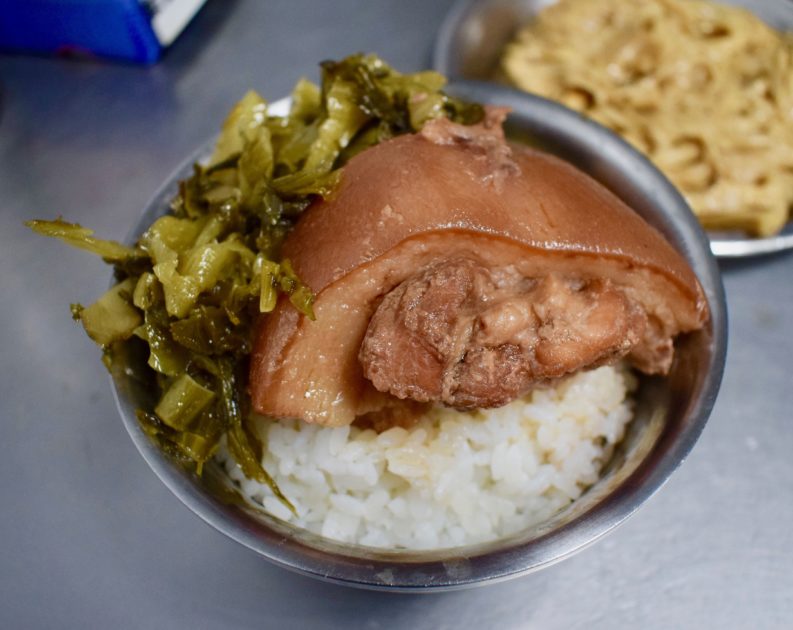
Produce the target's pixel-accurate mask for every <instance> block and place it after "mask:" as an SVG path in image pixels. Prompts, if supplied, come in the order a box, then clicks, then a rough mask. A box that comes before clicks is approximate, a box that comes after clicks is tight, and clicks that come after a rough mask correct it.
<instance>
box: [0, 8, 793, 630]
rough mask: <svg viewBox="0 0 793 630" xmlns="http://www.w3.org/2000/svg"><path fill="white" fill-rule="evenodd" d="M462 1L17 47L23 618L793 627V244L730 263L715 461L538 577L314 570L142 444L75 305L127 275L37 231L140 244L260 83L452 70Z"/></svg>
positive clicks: (6, 408)
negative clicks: (71, 47)
mask: <svg viewBox="0 0 793 630" xmlns="http://www.w3.org/2000/svg"><path fill="white" fill-rule="evenodd" d="M450 5H451V0H436V1H433V2H426V1H422V0H388V1H386V0H381V1H377V2H373V1H371V0H337V1H336V2H333V3H320V2H308V1H296V0H279V1H277V0H269V1H268V2H255V1H253V0H248V1H242V0H240V1H231V0H226V1H225V2H221V1H219V0H214V1H212V2H209V3H208V5H207V6H206V7H205V9H204V10H203V11H202V12H201V13H200V14H199V15H198V17H197V18H196V20H195V21H194V23H193V24H192V25H191V26H190V27H189V28H188V30H187V31H186V32H185V34H184V35H183V36H182V38H181V39H179V40H178V41H177V42H176V44H175V45H174V47H173V49H172V50H170V51H169V52H168V53H167V55H166V56H165V58H164V59H163V61H162V62H161V63H160V64H158V65H156V66H153V67H150V68H144V67H135V66H129V65H118V64H109V63H98V62H74V61H71V62H70V61H59V60H50V59H37V58H24V57H16V56H4V57H3V56H0V90H1V91H2V109H1V110H0V204H2V205H1V206H0V207H1V208H2V212H0V265H2V267H1V268H0V289H2V290H1V291H0V296H1V298H0V323H2V326H0V348H2V355H0V357H1V358H0V360H1V361H2V366H3V367H2V378H1V379H0V419H1V421H2V425H0V426H1V427H2V428H1V429H0V436H1V437H0V444H2V447H3V450H4V452H3V456H2V457H1V458H0V500H1V501H2V504H1V506H2V507H0V627H2V628H114V629H123V628H270V627H272V628H275V627H278V628H345V629H347V628H386V627H388V628H403V627H404V628H411V630H419V629H423V628H433V629H435V628H455V629H456V630H457V629H461V628H491V627H499V628H578V627H582V628H583V627H587V628H636V627H639V628H709V627H716V628H789V627H791V625H793V417H791V416H792V415H793V414H792V412H791V403H793V282H791V277H793V273H792V272H793V254H786V255H778V256H775V257H767V258H759V259H755V260H748V261H743V262H740V263H729V262H728V263H722V270H723V272H724V282H725V285H726V290H727V298H728V303H729V315H730V339H729V343H730V345H729V351H728V359H727V368H726V373H725V378H724V383H723V386H722V390H721V394H720V396H719V399H718V401H717V403H716V407H715V409H714V412H713V415H712V416H711V420H710V422H709V424H708V427H707V428H706V429H705V432H704V434H703V436H702V438H701V439H700V441H699V443H698V444H697V446H696V447H695V449H694V451H693V453H692V455H691V456H690V457H689V459H688V460H687V461H686V462H685V464H684V465H683V466H682V468H681V469H680V470H679V471H678V472H676V473H675V475H674V476H673V477H672V479H671V481H670V482H669V483H668V484H667V485H666V486H665V487H664V488H663V489H662V490H661V491H660V492H659V493H658V494H657V495H656V496H655V497H653V498H652V499H651V500H650V501H649V503H648V504H647V505H645V506H644V507H643V508H642V509H640V510H639V512H638V513H637V514H636V515H635V516H633V517H632V518H631V519H630V520H629V521H628V522H627V523H626V524H624V525H623V526H621V527H620V528H618V529H617V530H616V532H614V533H613V534H611V535H610V536H608V537H607V538H606V539H604V540H602V541H600V542H598V543H597V544H595V545H593V546H592V547H590V548H589V549H587V550H585V551H583V552H582V553H580V554H578V555H577V556H574V557H573V558H570V559H568V560H566V561H564V562H562V563H560V564H557V565H555V566H553V567H550V568H548V569H545V570H542V571H540V572H539V573H535V574H533V575H530V576H527V577H524V578H520V579H516V580H512V581H510V582H506V583H503V584H497V585H493V586H488V587H485V588H480V589H475V590H471V591H462V592H453V593H446V594H435V595H431V596H430V595H428V596H422V595H392V594H387V593H374V592H367V591H357V590H352V589H347V588H344V587H339V586H332V585H328V584H324V583H321V582H319V581H316V580H312V579H310V578H306V577H301V576H298V575H294V574H291V573H289V572H287V571H285V570H283V569H280V568H277V567H275V566H272V565H270V564H268V563H267V562H266V561H265V560H263V559H261V558H259V557H257V556H256V555H254V554H253V553H252V552H250V551H248V550H247V549H244V548H243V547H241V546H239V545H237V544H236V543H234V542H232V541H231V540H229V539H227V538H225V537H224V536H223V535H221V534H220V533H218V532H216V531H214V530H212V529H210V528H209V527H208V526H207V525H205V524H203V523H202V522H201V521H199V519H198V518H196V517H195V516H194V515H193V514H192V513H190V512H189V511H188V510H187V509H186V508H185V507H183V506H182V505H181V504H180V503H179V502H178V501H177V500H176V499H175V498H174V497H173V496H172V495H171V493H170V492H169V491H168V490H167V489H166V488H165V486H163V485H162V484H161V483H160V482H159V481H158V480H157V478H156V477H155V476H154V474H152V472H151V471H150V470H149V469H148V467H147V466H146V464H145V463H144V461H143V460H142V459H141V457H140V456H139V455H138V453H137V452H136V451H135V448H134V446H133V445H132V442H131V441H130V439H129V438H128V436H127V434H126V432H125V431H124V428H123V426H122V424H121V421H120V419H119V417H118V414H117V412H116V409H115V406H114V403H113V397H112V394H111V390H110V384H109V379H108V376H107V374H106V373H105V371H104V368H103V367H102V364H101V362H100V361H99V352H98V350H97V349H96V347H95V346H94V345H93V343H92V342H91V341H90V340H88V338H87V337H86V336H85V335H84V334H83V332H82V330H81V329H80V328H79V327H78V326H77V325H75V324H74V323H73V322H72V321H71V319H70V317H69V309H68V305H69V303H70V302H83V303H90V302H91V301H92V300H93V299H95V298H96V297H97V296H98V295H100V294H101V292H102V291H103V290H104V289H105V288H106V286H107V283H108V279H109V272H108V269H107V268H106V267H105V266H104V265H103V264H102V263H101V261H98V260H95V259H94V258H93V257H92V256H90V255H88V254H85V253H82V252H78V251H73V250H70V249H68V248H67V247H65V246H63V245H61V244H59V243H55V242H47V241H44V240H42V239H41V238H40V237H36V236H34V235H33V234H31V233H30V232H28V231H27V230H26V229H25V228H24V227H23V226H22V221H23V220H25V219H28V218H32V217H43V218H53V217H55V216H57V215H63V216H64V217H66V218H68V219H69V220H73V221H78V222H80V223H83V224H86V225H88V226H91V227H93V228H94V229H96V231H97V232H98V234H99V235H101V236H105V237H112V238H119V239H120V238H123V237H124V236H125V235H126V233H127V231H128V230H129V228H130V227H131V226H132V225H133V224H134V222H135V221H136V219H137V217H138V215H139V213H140V211H141V209H142V208H143V206H144V204H145V203H146V201H147V200H148V199H149V197H150V196H151V195H152V194H153V192H154V191H155V190H156V189H157V187H158V185H159V184H160V183H161V182H162V180H164V179H165V178H166V177H167V176H168V174H169V173H170V172H171V171H172V170H173V169H174V168H175V167H176V166H177V165H178V164H179V162H180V161H181V160H182V159H183V158H184V157H185V156H186V155H187V154H189V153H190V151H192V150H193V149H194V148H195V147H196V146H198V145H199V144H200V143H201V142H203V141H204V140H205V139H206V138H208V137H209V136H210V135H211V134H213V133H215V132H216V130H217V129H218V125H219V123H220V121H221V120H222V119H223V117H224V115H225V113H226V112H227V110H228V109H229V107H230V106H231V105H232V104H233V103H234V102H235V100H236V99H238V98H239V97H240V96H241V95H242V94H243V93H244V92H245V91H246V90H247V89H249V88H256V89H257V90H259V91H260V92H262V93H263V94H265V95H266V96H268V97H270V98H273V99H275V98H278V97H280V96H283V95H285V94H287V93H288V92H289V90H290V89H291V86H292V84H293V83H294V81H295V80H296V79H297V78H298V77H299V76H301V75H306V76H309V77H315V76H316V63H317V62H318V61H319V60H321V59H325V58H333V57H340V56H343V55H345V54H348V53H352V52H357V51H376V52H378V53H379V54H381V55H382V56H383V57H384V58H385V59H386V60H388V61H390V62H391V63H392V64H394V65H395V66H396V67H397V68H399V69H402V70H406V71H409V70H417V69H420V68H423V67H426V66H428V65H429V62H430V51H431V47H432V42H433V39H434V37H435V34H436V30H437V28H438V26H439V24H440V22H441V20H442V18H443V16H444V14H445V12H446V11H447V10H448V9H449V6H450Z"/></svg>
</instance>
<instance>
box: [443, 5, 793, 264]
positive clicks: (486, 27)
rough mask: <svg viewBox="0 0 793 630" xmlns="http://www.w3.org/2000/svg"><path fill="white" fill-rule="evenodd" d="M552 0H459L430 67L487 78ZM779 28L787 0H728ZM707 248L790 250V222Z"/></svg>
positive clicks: (722, 237) (787, 12)
mask: <svg viewBox="0 0 793 630" xmlns="http://www.w3.org/2000/svg"><path fill="white" fill-rule="evenodd" d="M555 2H556V0H460V1H459V2H458V3H457V4H455V5H454V7H453V8H452V10H451V11H450V12H449V14H448V15H447V17H446V19H445V20H444V22H443V25H442V26H441V28H440V30H439V31H438V37H437V40H436V43H435V51H434V55H433V66H434V68H435V69H436V70H438V71H439V72H442V73H443V74H445V75H447V76H448V77H451V78H461V79H476V80H483V81H487V80H491V79H492V76H493V73H494V71H495V69H496V67H497V66H498V62H499V59H500V57H501V52H502V50H503V48H504V46H505V45H506V44H507V43H508V42H509V41H510V40H511V39H512V38H513V37H514V35H515V34H516V33H517V31H518V30H520V28H521V27H522V26H523V25H525V24H526V22H528V21H529V20H530V19H531V18H532V17H533V16H534V15H536V14H537V13H538V12H539V11H541V10H542V9H544V8H545V7H547V6H549V5H552V4H554V3H555ZM724 4H730V5H734V6H740V7H744V8H746V9H749V10H750V11H752V12H753V13H754V14H755V15H757V16H758V17H759V18H760V19H762V20H763V21H765V22H766V23H768V24H769V25H771V26H773V27H775V28H777V29H780V30H793V2H791V1H790V0H732V1H725V2H724ZM709 238H710V243H711V250H712V251H713V253H714V254H715V255H716V256H718V257H720V258H737V257H746V256H758V255H761V254H771V253H774V252H780V251H783V250H787V249H793V221H789V222H788V224H787V225H786V226H785V228H784V229H783V230H782V231H781V232H780V233H779V234H777V235H775V236H769V237H765V238H749V237H746V236H744V235H743V234H740V233H728V232H710V233H709Z"/></svg>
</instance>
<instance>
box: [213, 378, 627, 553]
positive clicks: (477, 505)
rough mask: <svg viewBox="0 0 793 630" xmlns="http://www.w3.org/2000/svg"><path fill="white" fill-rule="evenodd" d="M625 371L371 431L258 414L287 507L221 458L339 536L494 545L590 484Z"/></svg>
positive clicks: (244, 487) (261, 499)
mask: <svg viewBox="0 0 793 630" xmlns="http://www.w3.org/2000/svg"><path fill="white" fill-rule="evenodd" d="M633 387H634V379H633V377H632V376H631V375H630V373H629V372H628V371H627V370H624V369H622V368H615V367H602V368H599V369H597V370H593V371H591V372H585V373H581V374H578V375H576V376H573V377H571V378H569V379H568V380H566V381H563V382H561V383H559V384H558V385H557V386H556V387H555V388H553V389H543V390H537V391H535V392H533V393H531V394H529V395H528V396H526V397H524V398H522V399H519V400H516V401H514V402H512V403H510V404H509V405H507V406H505V407H501V408H499V409H490V410H486V411H476V412H471V413H461V412H456V411H453V410H449V409H443V408H436V409H433V410H432V411H430V412H429V413H428V414H427V416H426V417H425V418H424V419H422V420H421V421H420V422H419V423H418V424H416V425H415V426H414V427H412V428H411V429H409V430H405V429H403V428H392V429H389V430H387V431H385V432H383V433H380V434H377V433H375V432H374V431H372V430H371V429H367V430H362V429H360V428H358V427H341V428H324V427H319V426H316V425H310V424H305V423H302V422H298V421H278V422H277V421H268V420H264V419H262V420H261V423H262V424H261V427H260V432H261V434H262V436H263V438H264V440H265V442H266V453H265V455H264V461H263V464H264V466H265V468H266V469H267V471H268V472H270V474H272V476H273V478H274V479H275V481H276V483H277V484H278V486H279V487H280V488H281V490H282V492H283V493H284V494H285V495H286V496H287V498H289V500H290V501H291V502H292V503H293V504H294V506H295V508H296V510H297V513H298V516H297V517H295V516H294V515H293V514H292V513H291V512H290V511H289V510H288V509H287V508H286V507H284V505H282V504H281V503H280V502H279V501H278V500H277V499H276V498H275V497H274V496H273V495H272V493H271V492H270V490H269V488H267V486H265V485H263V484H260V483H257V482H255V481H251V480H250V479H246V478H245V476H244V475H243V474H242V472H241V471H240V470H239V468H238V467H237V465H236V464H235V463H234V461H233V460H232V459H231V458H230V457H229V456H228V454H227V453H222V454H221V456H220V457H221V460H222V462H223V464H224V466H225V467H226V469H227V470H228V472H229V475H230V476H231V478H232V479H234V480H235V481H236V482H237V483H238V484H239V487H240V489H241V491H242V493H243V494H244V495H245V496H247V497H248V498H249V499H250V500H251V501H252V502H254V503H255V504H258V505H261V506H263V507H264V509H265V510H267V511H268V512H270V513H271V514H272V515H274V516H276V517H278V518H281V519H283V520H285V521H289V522H290V523H294V524H295V525H297V526H299V527H304V528H306V529H308V530H311V531H312V532H315V533H317V534H320V535H322V536H325V537H327V538H333V539H335V540H340V541H343V542H350V543H358V544H362V545H369V546H372V547H387V548H407V549H430V548H442V547H454V546H458V545H466V544H471V543H478V542H484V541H488V540H493V539H496V538H499V537H501V536H505V535H507V534H510V533H513V532H516V531H518V530H521V529H523V528H526V527H529V526H531V525H533V524H537V523H540V522H542V521H544V520H546V519H547V518H549V517H550V516H552V515H553V514H555V513H556V512H558V511H559V510H560V509H562V508H564V507H565V506H567V505H568V504H570V503H571V502H572V501H574V500H575V499H576V498H578V497H579V496H580V495H581V493H582V492H583V491H584V490H585V489H586V488H587V487H588V486H590V485H591V484H593V483H594V482H595V481H597V479H598V476H599V474H600V469H601V467H602V466H603V464H604V463H605V462H606V461H607V460H608V458H609V457H610V456H611V453H612V450H613V447H614V445H615V444H616V443H617V442H619V440H620V439H621V438H622V436H623V434H624V432H625V427H626V425H627V424H628V422H630V420H631V417H632V404H631V401H630V398H629V393H630V391H631V390H632V389H633Z"/></svg>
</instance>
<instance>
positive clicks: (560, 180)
mask: <svg viewBox="0 0 793 630" xmlns="http://www.w3.org/2000/svg"><path fill="white" fill-rule="evenodd" d="M503 116H504V111H503V110H490V112H489V115H488V117H487V119H486V120H485V122H484V123H483V124H480V125H477V126H473V127H464V126H461V125H455V124H453V123H450V122H448V121H446V120H443V119H442V120H438V121H434V122H432V123H429V124H428V125H427V126H425V129H424V130H423V131H422V133H421V134H416V135H410V136H400V137H398V138H396V139H393V140H390V141H387V142H385V143H382V144H380V145H378V146H376V147H373V148H371V149H369V150H367V151H365V152H364V153H362V154H360V155H359V156H357V157H355V158H353V159H352V160H351V161H350V162H349V163H348V164H347V166H346V167H345V169H344V173H343V176H342V181H341V184H340V186H339V189H338V190H337V191H336V192H335V194H334V195H333V197H332V198H331V199H328V200H325V201H321V202H318V203H316V204H314V205H313V206H312V207H311V208H309V209H308V210H307V211H306V213H305V215H304V216H303V217H302V218H301V220H300V222H299V223H298V224H297V226H296V227H295V229H294V231H293V232H292V233H291V234H290V236H289V238H288V239H287V242H286V243H285V245H284V251H283V254H284V256H285V257H287V258H289V259H290V260H291V261H292V264H293V265H294V268H295V270H296V271H297V273H298V274H299V275H300V277H301V278H302V279H303V281H304V282H306V283H307V284H308V285H309V286H310V287H311V289H312V290H313V291H314V292H315V293H316V295H317V299H316V302H315V312H316V315H317V319H316V321H314V322H312V321H309V320H308V319H307V318H305V317H303V316H301V315H300V314H298V313H297V312H296V311H294V309H292V308H291V306H290V305H289V304H288V302H286V301H282V302H281V303H279V305H278V306H277V307H276V310H275V311H274V312H273V313H272V314H271V315H269V316H267V317H266V318H263V320H262V322H261V324H260V327H259V333H258V336H257V339H256V341H255V348H254V353H253V356H252V365H251V394H252V399H253V403H254V407H255V409H256V410H257V411H259V412H260V413H264V414H268V415H272V416H275V417H299V418H302V419H303V420H306V421H309V422H318V423H321V424H327V425H332V426H336V425H343V424H349V423H350V422H352V421H353V420H355V418H356V417H359V416H361V415H364V414H371V413H372V412H377V411H379V410H382V409H386V408H394V407H398V406H399V405H400V404H401V403H400V401H402V400H405V401H414V402H419V403H423V402H436V403H443V404H446V405H450V406H454V407H457V408H475V407H493V406H498V405H503V404H505V403H507V402H509V401H510V400H512V399H514V398H516V397H517V396H519V395H521V394H523V393H525V392H526V391H528V390H529V389H530V388H532V387H535V386H537V385H540V384H543V383H547V382H550V381H553V380H554V379H557V378H560V377H562V376H565V375H567V374H571V373H573V372H576V371H578V370H581V369H588V368H592V367H596V366H598V365H602V364H604V363H608V362H611V361H615V360H617V359H619V358H621V357H627V358H628V360H629V361H631V362H632V363H633V365H634V366H635V367H637V368H638V369H640V370H642V371H645V372H648V373H661V374H663V373H665V372H666V371H668V369H669V367H670V365H671V361H672V357H673V339H674V337H675V336H676V335H677V334H679V333H680V332H685V331H690V330H695V329H697V328H699V327H701V326H702V325H703V323H704V322H705V321H706V320H707V307H706V303H705V300H704V297H703V295H702V292H701V289H700V287H699V284H698V282H697V280H696V277H695V276H694V274H693V272H692V271H691V270H690V268H689V267H688V265H687V264H686V262H685V261H684V260H683V258H682V257H681V256H680V255H679V254H678V253H677V252H676V251H675V250H674V249H673V248H672V247H671V245H669V243H667V242H666V241H665V240H664V239H663V237H662V236H661V235H660V234H659V233H658V232H657V231H656V230H654V229H653V228H652V227H650V226H649V225H648V224H646V223H645V222H644V221H643V220H642V219H641V218H640V217H639V216H638V215H637V214H636V213H634V212H633V211H632V210H631V209H630V208H628V207H627V206H625V205H624V204H623V203H622V202H621V201H620V200H619V199H617V198H616V197H615V196H614V195H612V194H611V193H609V192H608V191H607V190H606V189H604V188H603V187H601V186H600V185H599V184H597V183H596V182H595V181H593V180H592V179H590V178H589V177H587V176H586V175H584V174H583V173H581V172H579V171H577V170H576V169H574V168H573V167H571V166H570V165H568V164H566V163H565V162H563V161H561V160H558V159H556V158H554V157H552V156H549V155H546V154H544V153H541V152H538V151H533V150H530V149H527V148H522V147H516V146H512V145H509V144H508V143H506V142H505V140H504V137H503V133H502V131H501V121H502V119H503Z"/></svg>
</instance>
